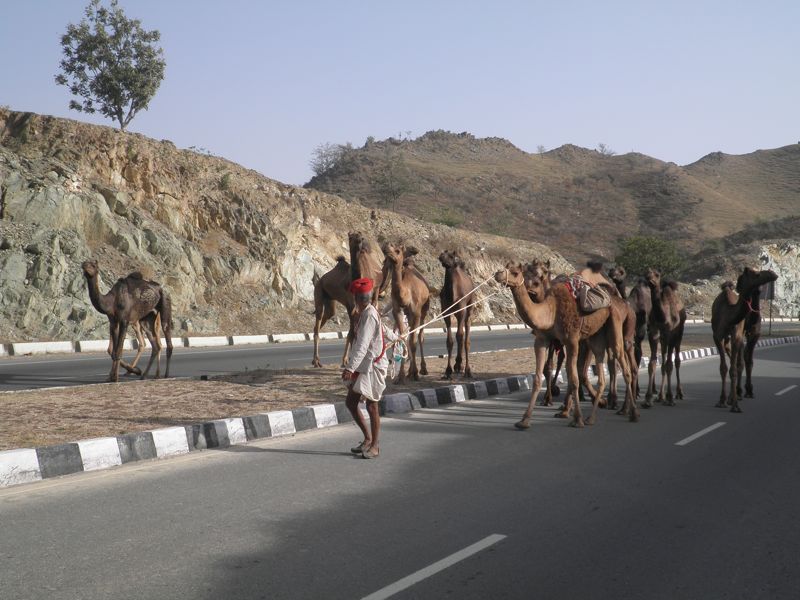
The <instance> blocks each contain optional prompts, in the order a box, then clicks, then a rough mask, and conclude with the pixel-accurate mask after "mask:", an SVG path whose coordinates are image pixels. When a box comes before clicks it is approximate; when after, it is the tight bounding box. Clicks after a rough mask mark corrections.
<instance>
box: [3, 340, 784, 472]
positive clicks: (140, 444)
mask: <svg viewBox="0 0 800 600" xmlns="http://www.w3.org/2000/svg"><path fill="white" fill-rule="evenodd" d="M798 342H800V336H792V337H783V338H769V339H762V340H760V341H759V343H758V345H759V346H776V345H780V344H789V343H798ZM716 353H717V351H716V348H701V349H696V350H685V351H683V352H681V360H682V361H683V360H692V359H698V358H704V357H708V356H712V355H714V354H716ZM531 387H532V375H514V376H512V377H502V378H498V379H489V380H485V381H475V382H471V383H461V384H454V385H446V386H442V387H437V388H428V389H422V390H416V391H414V392H400V393H396V394H388V395H386V396H384V397H383V399H382V400H381V401H380V411H381V414H398V413H407V412H411V411H413V410H417V409H420V408H435V407H437V406H440V405H445V404H454V403H457V402H464V401H466V400H480V399H484V398H490V397H492V396H497V395H502V394H510V393H514V392H519V391H525V390H530V389H531ZM363 410H364V409H363V408H362V411H363ZM352 420H353V419H352V416H351V415H350V413H349V411H348V410H347V407H346V406H345V404H344V402H335V403H331V404H317V405H313V406H305V407H301V408H295V409H293V410H284V411H273V412H268V413H259V414H256V415H252V416H249V417H236V418H228V419H218V420H215V421H209V422H207V423H197V424H194V425H181V426H175V427H167V428H164V429H154V430H151V431H142V432H138V433H129V434H125V435H120V436H116V437H103V438H95V439H90V440H82V441H78V442H72V443H67V444H57V445H54V446H44V447H40V448H20V449H17V450H6V451H2V452H0V488H1V487H9V486H12V485H18V484H23V483H31V482H34V481H40V480H42V479H49V478H51V477H59V476H62V475H69V474H72V473H80V472H84V471H97V470H100V469H107V468H111V467H115V466H119V465H124V464H127V463H131V462H135V461H140V460H148V459H156V458H168V457H170V456H179V455H182V454H188V453H190V452H195V451H198V450H205V449H208V448H227V447H230V446H234V445H238V444H244V443H247V442H249V441H251V440H257V439H262V438H272V437H279V436H284V435H293V434H295V433H298V432H301V431H307V430H311V429H322V428H325V427H332V426H334V425H339V424H343V423H349V422H352Z"/></svg>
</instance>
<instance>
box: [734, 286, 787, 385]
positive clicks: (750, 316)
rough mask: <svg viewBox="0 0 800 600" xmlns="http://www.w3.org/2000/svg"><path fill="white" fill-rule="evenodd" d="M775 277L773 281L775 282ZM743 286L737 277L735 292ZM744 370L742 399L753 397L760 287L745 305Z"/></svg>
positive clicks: (759, 328)
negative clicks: (754, 356) (754, 354)
mask: <svg viewBox="0 0 800 600" xmlns="http://www.w3.org/2000/svg"><path fill="white" fill-rule="evenodd" d="M777 277H778V276H777V275H776V276H775V279H776V280H777ZM743 285H744V275H739V277H738V279H737V281H736V291H737V292H738V293H739V294H741V293H742V286H743ZM744 337H745V344H744V368H745V384H744V397H745V398H752V397H753V352H754V351H755V349H756V345H757V344H758V340H759V339H760V338H761V286H759V287H757V288H755V289H754V290H753V292H752V293H751V294H750V302H749V303H748V304H747V316H746V317H745V318H744Z"/></svg>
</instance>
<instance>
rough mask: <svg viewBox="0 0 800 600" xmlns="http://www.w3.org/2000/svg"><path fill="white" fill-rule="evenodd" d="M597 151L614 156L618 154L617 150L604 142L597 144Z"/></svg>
mask: <svg viewBox="0 0 800 600" xmlns="http://www.w3.org/2000/svg"><path fill="white" fill-rule="evenodd" d="M597 151H598V152H599V153H600V154H602V155H603V156H614V155H615V154H616V152H614V151H613V150H612V149H611V148H609V147H608V146H606V145H605V144H604V143H603V142H600V143H599V144H597Z"/></svg>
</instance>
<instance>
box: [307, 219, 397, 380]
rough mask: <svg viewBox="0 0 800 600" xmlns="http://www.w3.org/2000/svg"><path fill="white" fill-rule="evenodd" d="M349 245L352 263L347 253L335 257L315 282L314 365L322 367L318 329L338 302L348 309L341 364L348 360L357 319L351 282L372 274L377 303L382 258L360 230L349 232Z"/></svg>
mask: <svg viewBox="0 0 800 600" xmlns="http://www.w3.org/2000/svg"><path fill="white" fill-rule="evenodd" d="M348 245H349V247H350V263H348V262H347V260H346V259H345V257H344V256H337V257H336V266H334V267H333V268H332V269H331V270H330V271H328V272H327V273H325V274H324V275H323V276H322V277H320V278H319V279H318V280H317V281H316V282H315V283H314V356H313V358H312V359H311V366H313V367H321V366H322V362H321V361H320V358H319V332H320V330H321V329H322V328H323V327H324V326H325V323H327V322H328V320H330V319H331V318H332V317H333V315H334V314H335V313H336V302H338V303H339V304H341V305H342V306H344V307H345V310H347V315H348V323H349V325H348V330H347V338H346V339H345V343H344V353H343V354H342V365H344V364H345V362H346V361H347V354H348V353H349V351H350V345H351V344H352V342H353V336H354V327H355V322H354V320H353V311H354V309H355V302H354V301H353V295H352V294H351V293H350V290H349V287H350V282H351V281H353V280H354V279H358V278H360V277H369V278H370V279H373V280H374V281H375V288H374V290H375V291H374V292H373V298H372V302H373V304H377V298H378V287H379V286H380V284H381V281H382V277H383V274H382V270H381V267H382V265H381V261H380V260H379V259H378V258H376V256H375V253H374V251H373V250H372V248H371V246H370V245H369V243H368V242H367V241H366V240H365V239H364V237H363V236H362V235H361V234H360V233H358V232H355V233H350V234H348Z"/></svg>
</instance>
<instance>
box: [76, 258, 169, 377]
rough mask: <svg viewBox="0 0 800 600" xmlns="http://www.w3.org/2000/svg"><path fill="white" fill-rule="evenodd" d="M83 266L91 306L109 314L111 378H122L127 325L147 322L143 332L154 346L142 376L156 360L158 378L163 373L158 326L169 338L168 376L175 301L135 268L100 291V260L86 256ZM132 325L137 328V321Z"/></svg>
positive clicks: (167, 374)
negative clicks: (103, 291) (173, 303)
mask: <svg viewBox="0 0 800 600" xmlns="http://www.w3.org/2000/svg"><path fill="white" fill-rule="evenodd" d="M81 268H82V269H83V274H84V276H85V277H86V283H87V286H88V289H89V299H90V300H91V302H92V306H94V307H95V309H97V311H98V312H100V313H102V314H104V315H106V317H108V323H109V331H110V335H111V344H110V346H111V347H112V351H111V372H110V373H109V375H108V381H119V367H120V364H121V363H122V347H123V345H124V342H125V334H126V332H127V329H128V326H129V325H131V324H144V332H145V334H146V335H147V338H148V340H149V341H150V346H151V348H152V351H151V353H150V362H148V363H147V368H146V369H145V370H144V373H142V376H141V377H142V379H145V378H146V377H147V374H148V373H149V372H150V368H151V367H152V366H153V362H155V363H156V375H155V376H156V378H158V377H160V376H161V365H160V360H159V359H160V356H161V338H160V335H159V329H162V330H163V333H164V337H165V338H166V342H167V365H166V371H165V373H164V376H165V377H169V364H170V359H171V358H172V302H171V301H170V298H169V295H168V294H167V293H166V291H164V289H163V288H162V287H161V286H160V285H159V284H158V283H155V282H153V281H147V280H146V279H144V278H143V277H142V275H141V273H138V272H136V273H131V274H130V275H128V276H127V277H123V278H120V279H118V280H117V282H116V283H115V284H114V285H113V286H112V287H111V289H110V290H109V291H108V293H106V294H101V293H100V289H99V283H98V280H99V277H98V274H99V268H98V266H97V262H96V261H93V260H87V261H85V262H84V263H83V264H82V265H81ZM133 327H134V328H136V325H133Z"/></svg>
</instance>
